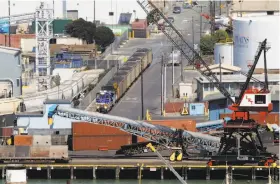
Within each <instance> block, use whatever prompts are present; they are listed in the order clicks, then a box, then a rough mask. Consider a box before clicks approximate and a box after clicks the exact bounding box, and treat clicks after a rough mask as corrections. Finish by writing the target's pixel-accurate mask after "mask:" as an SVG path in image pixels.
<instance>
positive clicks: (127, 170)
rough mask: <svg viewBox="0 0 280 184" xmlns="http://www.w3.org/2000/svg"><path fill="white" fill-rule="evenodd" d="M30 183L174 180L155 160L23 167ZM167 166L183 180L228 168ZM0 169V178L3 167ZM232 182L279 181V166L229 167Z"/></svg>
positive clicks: (202, 164) (183, 163)
mask: <svg viewBox="0 0 280 184" xmlns="http://www.w3.org/2000/svg"><path fill="white" fill-rule="evenodd" d="M24 165H25V166H26V168H27V177H28V178H30V179H140V178H141V179H159V180H160V179H161V180H163V179H175V176H174V175H173V173H172V172H171V171H169V169H168V168H167V167H166V166H165V165H164V164H163V163H162V162H161V161H160V160H158V159H145V158H143V159H140V158H138V159H73V160H71V161H70V162H69V163H63V164H56V163H53V164H30V163H25V164H24ZM171 165H172V166H173V167H174V169H175V170H176V171H177V172H178V173H179V174H180V175H181V176H182V177H183V178H184V179H186V180H187V179H205V180H211V179H224V176H225V172H226V168H228V167H229V166H226V165H219V166H211V167H209V166H207V164H206V161H190V160H184V161H181V162H173V163H171ZM6 166H7V164H2V165H0V171H1V175H0V176H2V178H5V167H6ZM230 168H231V172H232V176H233V178H234V179H246V180H258V179H265V178H267V176H268V173H269V169H270V173H271V175H272V178H273V179H274V180H279V168H280V167H279V166H277V167H271V168H269V167H268V166H251V165H250V166H249V165H246V166H230Z"/></svg>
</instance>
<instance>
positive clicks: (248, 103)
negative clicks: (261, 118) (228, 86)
mask: <svg viewBox="0 0 280 184" xmlns="http://www.w3.org/2000/svg"><path fill="white" fill-rule="evenodd" d="M239 107H240V108H250V110H251V111H262V110H264V109H265V110H267V111H268V112H271V111H272V109H273V105H272V103H271V93H270V92H262V91H260V90H258V89H250V90H246V91H245V93H244V95H243V97H242V100H241V102H240V105H239ZM258 109H260V110H258Z"/></svg>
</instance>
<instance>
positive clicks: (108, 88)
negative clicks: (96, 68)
mask: <svg viewBox="0 0 280 184" xmlns="http://www.w3.org/2000/svg"><path fill="white" fill-rule="evenodd" d="M152 60H153V54H152V50H151V49H146V48H142V49H137V51H136V52H135V53H133V55H132V56H131V57H130V58H129V59H128V60H127V62H126V63H125V64H124V65H122V67H121V68H120V69H119V70H118V71H117V72H116V74H115V76H114V77H113V78H112V79H111V80H109V81H108V83H107V84H106V85H104V86H102V87H101V90H100V92H99V93H97V95H96V111H97V112H100V113H108V112H110V110H111V109H112V108H113V106H114V105H115V104H116V103H117V102H118V101H119V100H120V99H121V97H122V96H123V95H124V94H125V93H126V91H128V89H129V88H130V87H131V86H132V84H133V83H134V82H135V81H136V80H137V79H138V77H139V76H140V75H141V73H142V72H144V71H145V70H146V69H147V68H148V67H149V66H150V64H151V63H152Z"/></svg>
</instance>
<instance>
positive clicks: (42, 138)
mask: <svg viewBox="0 0 280 184" xmlns="http://www.w3.org/2000/svg"><path fill="white" fill-rule="evenodd" d="M55 137H56V139H58V140H60V141H58V143H57V142H56V139H54V138H52V136H51V135H15V136H14V145H13V146H0V152H1V153H0V157H3V158H4V157H16V158H44V159H45V158H49V159H64V158H68V146H67V145H65V139H66V138H65V137H66V136H65V135H63V136H61V137H64V139H62V138H61V137H59V138H57V137H58V135H55ZM61 140H64V141H61ZM52 142H54V143H55V144H54V145H53V144H52ZM60 142H64V144H63V145H61V144H59V143H60Z"/></svg>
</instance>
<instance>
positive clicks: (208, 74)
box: [137, 0, 234, 103]
mask: <svg viewBox="0 0 280 184" xmlns="http://www.w3.org/2000/svg"><path fill="white" fill-rule="evenodd" d="M137 3H138V4H139V5H140V6H141V7H142V9H143V10H144V11H145V12H146V13H147V14H148V15H149V14H150V12H152V13H153V14H155V16H151V18H152V21H153V23H155V24H156V25H158V20H159V18H162V19H164V20H165V22H166V23H167V24H168V25H169V26H168V27H169V28H170V29H171V30H170V31H172V32H174V33H175V35H176V37H177V38H178V39H179V40H177V41H176V40H175V39H174V38H172V36H171V35H170V34H169V33H167V31H166V30H162V32H163V33H164V34H165V35H166V37H167V38H168V39H169V40H170V41H171V42H172V43H173V44H174V46H176V48H177V49H178V50H180V51H181V53H182V55H183V56H184V57H185V58H186V59H187V60H188V61H189V62H190V63H191V64H192V65H195V67H196V69H197V70H198V71H199V72H200V73H201V74H202V75H203V76H204V77H205V78H207V79H208V81H209V82H211V83H212V84H213V85H214V86H215V87H216V88H217V89H218V90H219V91H220V92H221V93H222V94H223V95H224V96H225V97H226V98H227V99H229V100H230V101H231V102H232V103H234V100H233V99H232V98H231V95H230V93H229V92H228V91H227V90H226V88H225V87H224V86H223V85H222V84H221V83H220V81H219V79H218V78H217V76H216V75H215V73H213V72H212V70H211V69H210V68H209V66H208V64H207V63H206V62H205V61H204V60H203V59H202V58H201V57H200V55H199V54H198V53H197V52H196V51H195V50H194V48H193V47H191V46H190V45H189V44H188V43H187V42H186V40H185V39H184V37H183V36H182V34H181V33H180V32H179V31H178V30H177V29H176V28H175V27H174V25H172V23H171V22H170V21H169V20H168V19H167V18H166V16H164V14H163V13H162V12H161V11H160V10H159V9H158V8H157V7H156V6H155V5H154V4H153V3H152V2H151V1H149V0H144V1H142V2H140V0H137ZM148 8H150V11H149V10H148ZM180 43H181V44H180ZM188 50H189V51H191V53H192V54H193V55H194V57H193V58H191V56H189V55H188V52H187V51H188ZM201 66H202V67H204V68H205V69H204V70H201Z"/></svg>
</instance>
